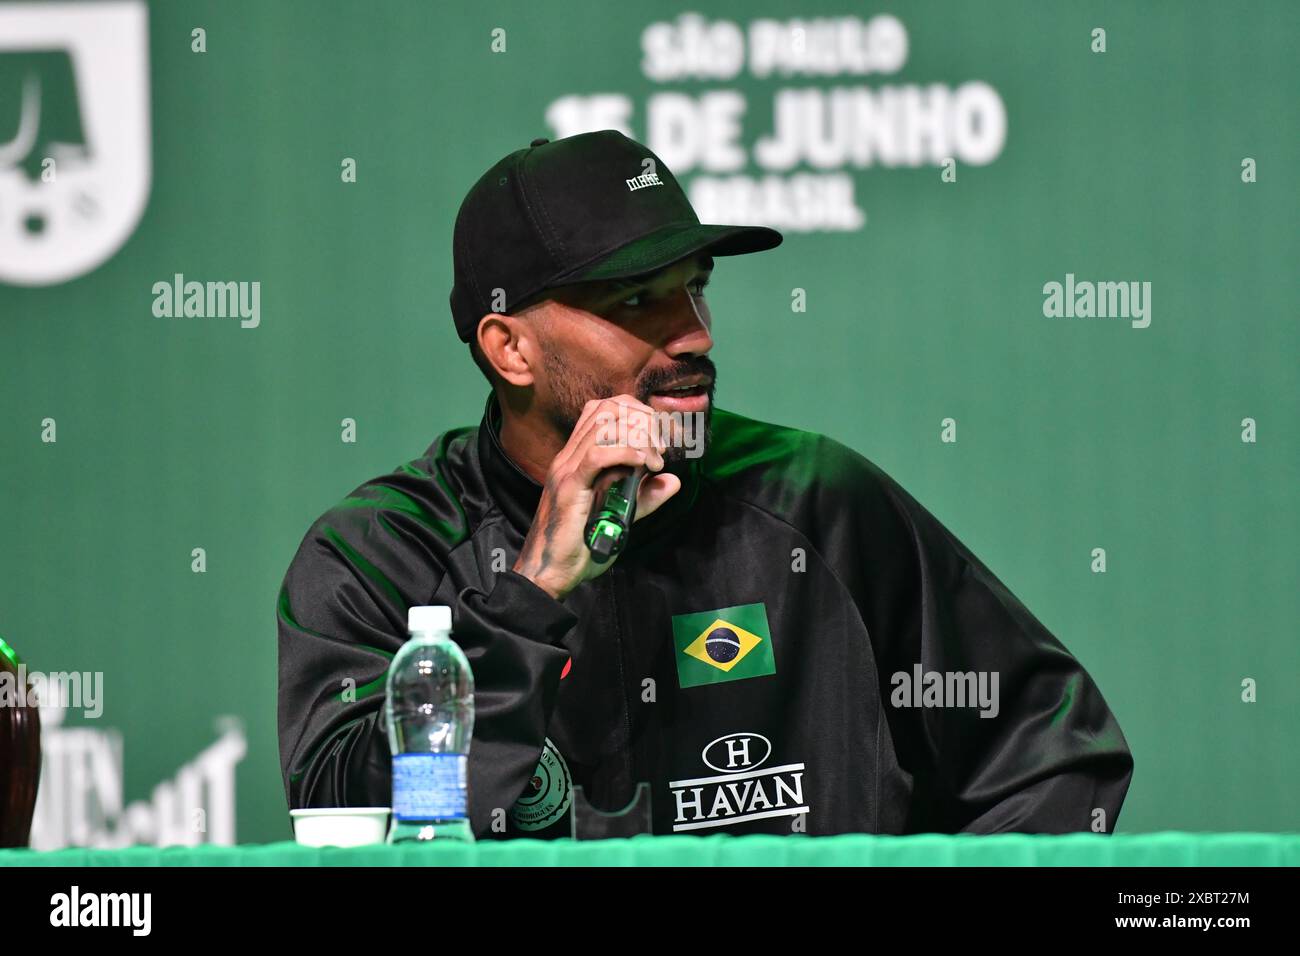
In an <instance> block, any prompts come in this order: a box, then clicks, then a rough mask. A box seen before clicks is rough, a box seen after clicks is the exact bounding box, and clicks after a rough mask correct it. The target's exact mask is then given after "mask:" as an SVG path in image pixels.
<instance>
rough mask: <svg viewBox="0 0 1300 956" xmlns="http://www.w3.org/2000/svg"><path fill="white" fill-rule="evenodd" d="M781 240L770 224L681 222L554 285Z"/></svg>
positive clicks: (741, 251) (628, 274)
mask: <svg viewBox="0 0 1300 956" xmlns="http://www.w3.org/2000/svg"><path fill="white" fill-rule="evenodd" d="M781 239H782V236H781V234H780V233H779V232H777V231H776V230H775V229H769V228H768V227H766V226H714V225H707V224H701V223H695V222H688V223H678V224H674V225H669V226H664V227H662V228H660V229H656V230H655V231H654V232H652V233H650V234H649V235H648V236H642V237H641V238H640V239H634V240H632V241H631V242H629V243H628V244H627V245H624V246H621V247H619V248H618V249H615V250H614V251H613V252H611V253H609V254H608V255H606V256H604V257H603V258H601V259H600V261H599V262H595V263H592V264H590V265H587V266H584V267H582V268H580V269H575V270H574V271H573V272H572V273H569V274H568V275H565V276H563V277H561V278H560V280H559V281H557V282H556V283H554V284H555V285H560V284H563V285H570V284H573V283H576V282H597V281H601V280H606V279H630V278H632V277H634V276H640V275H646V274H647V273H651V272H657V271H659V270H660V269H663V268H665V267H667V266H670V265H672V264H673V263H674V262H678V261H680V260H682V259H685V258H686V257H687V256H691V255H695V254H696V253H701V252H703V253H707V254H709V255H714V256H740V255H745V254H746V253H750V252H762V251H764V250H765V249H774V248H776V247H777V246H779V245H780V244H781Z"/></svg>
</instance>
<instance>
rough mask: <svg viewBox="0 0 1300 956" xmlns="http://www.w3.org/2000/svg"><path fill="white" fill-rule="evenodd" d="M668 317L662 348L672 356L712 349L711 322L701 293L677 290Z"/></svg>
mask: <svg viewBox="0 0 1300 956" xmlns="http://www.w3.org/2000/svg"><path fill="white" fill-rule="evenodd" d="M670 309H671V318H670V319H669V321H668V327H667V329H666V331H665V335H664V343H663V345H664V351H665V352H667V353H668V354H669V355H671V356H673V357H674V358H680V357H682V356H686V355H705V354H707V353H708V351H709V350H710V349H712V348H713V335H712V333H711V332H710V327H711V326H712V324H713V319H712V316H711V315H710V314H709V307H708V305H707V304H706V303H705V301H704V298H703V297H702V296H693V295H691V294H690V291H689V290H687V289H684V288H683V289H680V290H679V291H678V293H677V294H676V295H674V296H673V297H672V299H671V305H670Z"/></svg>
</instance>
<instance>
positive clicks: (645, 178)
mask: <svg viewBox="0 0 1300 956" xmlns="http://www.w3.org/2000/svg"><path fill="white" fill-rule="evenodd" d="M624 182H626V183H627V191H628V192H630V193H634V192H636V191H637V190H638V189H645V188H646V187H647V186H662V185H663V183H662V182H660V181H659V174H658V173H643V174H642V175H640V176H638V177H636V178H635V179H627V180H624Z"/></svg>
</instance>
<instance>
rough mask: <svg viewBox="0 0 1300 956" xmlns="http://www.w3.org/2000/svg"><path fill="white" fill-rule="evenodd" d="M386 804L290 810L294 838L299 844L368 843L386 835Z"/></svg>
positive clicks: (359, 844) (360, 844) (382, 840)
mask: <svg viewBox="0 0 1300 956" xmlns="http://www.w3.org/2000/svg"><path fill="white" fill-rule="evenodd" d="M389 812H390V811H389V808H388V807H312V808H308V809H303V810H290V811H289V816H290V817H292V818H293V838H294V839H295V840H297V841H298V843H300V844H301V845H302V846H367V845H368V844H371V843H383V842H384V841H385V840H386V839H387V838H388V814H389Z"/></svg>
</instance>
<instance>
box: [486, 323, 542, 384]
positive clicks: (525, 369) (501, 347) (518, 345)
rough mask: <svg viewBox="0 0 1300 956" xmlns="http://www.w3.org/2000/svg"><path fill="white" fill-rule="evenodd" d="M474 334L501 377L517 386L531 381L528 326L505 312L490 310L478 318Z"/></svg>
mask: <svg viewBox="0 0 1300 956" xmlns="http://www.w3.org/2000/svg"><path fill="white" fill-rule="evenodd" d="M477 334H478V347H479V351H481V352H482V353H483V357H484V358H485V359H486V360H487V362H488V364H489V365H491V366H492V367H493V368H494V369H496V373H497V375H499V376H501V378H502V380H503V381H505V382H506V383H507V384H510V385H518V386H520V387H527V386H529V385H532V384H533V379H534V376H533V369H532V365H531V363H530V362H529V359H528V356H529V354H531V353H532V350H531V349H530V348H529V344H530V339H529V336H530V335H531V330H530V329H528V328H527V326H526V323H524V322H523V321H521V320H520V319H519V318H518V317H517V316H513V315H507V314H505V313H504V312H489V313H487V314H486V315H484V316H483V318H481V319H479V323H478V333H477Z"/></svg>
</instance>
